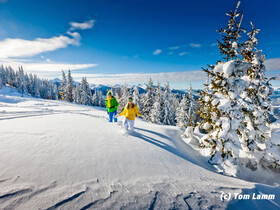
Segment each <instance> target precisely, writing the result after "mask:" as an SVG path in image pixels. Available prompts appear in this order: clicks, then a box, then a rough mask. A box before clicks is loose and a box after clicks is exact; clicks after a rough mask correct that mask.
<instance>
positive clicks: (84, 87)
mask: <svg viewBox="0 0 280 210" xmlns="http://www.w3.org/2000/svg"><path fill="white" fill-rule="evenodd" d="M81 104H84V105H92V94H91V90H90V88H89V84H88V82H87V78H86V77H83V78H82V83H81Z"/></svg>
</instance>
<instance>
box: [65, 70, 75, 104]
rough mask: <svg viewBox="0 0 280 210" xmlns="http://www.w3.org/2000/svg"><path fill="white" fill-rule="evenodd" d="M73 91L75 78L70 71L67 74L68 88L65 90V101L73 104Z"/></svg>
mask: <svg viewBox="0 0 280 210" xmlns="http://www.w3.org/2000/svg"><path fill="white" fill-rule="evenodd" d="M73 89H74V84H73V78H72V76H71V71H70V70H69V71H68V74H67V82H66V86H65V88H64V97H65V98H64V100H65V101H70V102H73Z"/></svg>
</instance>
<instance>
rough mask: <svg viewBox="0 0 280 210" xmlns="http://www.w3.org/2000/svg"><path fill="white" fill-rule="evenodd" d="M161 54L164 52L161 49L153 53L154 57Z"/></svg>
mask: <svg viewBox="0 0 280 210" xmlns="http://www.w3.org/2000/svg"><path fill="white" fill-rule="evenodd" d="M161 52H162V50H161V49H157V50H155V51H154V52H153V55H158V54H160V53H161Z"/></svg>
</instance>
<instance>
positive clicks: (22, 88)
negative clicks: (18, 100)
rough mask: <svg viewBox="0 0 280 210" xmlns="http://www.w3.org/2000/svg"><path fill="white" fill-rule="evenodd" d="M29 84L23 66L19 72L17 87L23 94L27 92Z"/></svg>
mask: <svg viewBox="0 0 280 210" xmlns="http://www.w3.org/2000/svg"><path fill="white" fill-rule="evenodd" d="M26 86H27V84H26V80H25V75H24V71H23V68H22V66H20V67H19V69H18V72H17V88H18V92H19V93H21V94H22V96H23V94H24V93H27V87H26Z"/></svg>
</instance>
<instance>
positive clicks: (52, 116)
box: [0, 87, 280, 209]
mask: <svg viewBox="0 0 280 210" xmlns="http://www.w3.org/2000/svg"><path fill="white" fill-rule="evenodd" d="M106 119H107V115H106V112H105V111H104V110H103V109H97V108H93V107H88V106H81V105H75V104H71V103H67V102H62V101H51V100H41V99H35V98H31V97H28V96H25V97H24V98H22V97H20V94H18V93H17V92H16V91H15V90H14V89H13V88H11V87H7V88H3V89H1V90H0V133H1V135H0V209H56V208H57V209H93V208H98V209H120V208H121V207H123V208H125V209H126V208H127V209H139V208H144V209H169V208H177V209H199V208H202V209H206V208H209V209H210V208H213V209H215V208H216V209H219V208H220V209H225V208H226V206H227V205H228V203H229V201H228V200H221V199H220V196H221V195H222V193H223V192H224V193H241V192H244V191H245V192H247V191H250V192H255V191H256V192H263V191H265V190H268V191H271V190H273V191H274V192H276V193H278V195H279V192H280V190H279V188H277V187H270V186H266V185H260V184H258V185H256V183H253V182H247V181H243V180H240V179H237V178H233V177H228V176H223V175H221V174H218V173H216V172H215V169H214V167H212V166H211V165H209V164H208V163H207V160H206V159H205V158H204V157H202V156H200V155H199V153H198V152H196V151H195V150H193V149H192V148H191V147H190V146H189V145H187V144H186V143H185V142H183V140H182V139H181V134H182V133H183V131H182V130H180V129H179V128H176V127H171V126H160V125H155V124H150V123H147V122H144V121H142V120H139V119H137V120H136V134H134V135H128V136H124V135H122V134H121V132H120V130H121V129H120V127H119V126H118V125H117V124H109V123H108V122H107V121H106ZM120 120H122V119H121V118H120ZM255 202H257V204H262V205H265V206H267V207H271V208H278V207H279V206H280V198H279V196H278V197H276V200H274V201H273V202H270V201H254V202H253V201H252V202H251V201H248V202H247V203H246V205H249V206H250V205H255ZM258 202H259V203H258ZM230 204H231V205H230V206H229V207H231V206H232V207H233V208H234V207H236V205H237V206H239V207H240V205H239V203H238V202H236V201H231V203H230ZM242 205H243V204H242Z"/></svg>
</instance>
